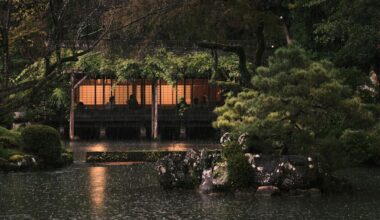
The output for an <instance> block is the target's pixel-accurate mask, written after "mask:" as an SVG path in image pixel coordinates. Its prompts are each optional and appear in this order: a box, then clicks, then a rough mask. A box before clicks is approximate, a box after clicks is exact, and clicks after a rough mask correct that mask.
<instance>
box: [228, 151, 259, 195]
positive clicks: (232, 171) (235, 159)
mask: <svg viewBox="0 0 380 220" xmlns="http://www.w3.org/2000/svg"><path fill="white" fill-rule="evenodd" d="M227 170H228V181H229V183H230V185H231V186H232V187H233V188H242V187H249V186H251V184H252V183H253V181H254V170H253V168H252V167H251V165H250V164H249V163H248V161H247V158H246V157H245V156H244V154H243V153H237V154H234V155H230V156H229V157H228V159H227Z"/></svg>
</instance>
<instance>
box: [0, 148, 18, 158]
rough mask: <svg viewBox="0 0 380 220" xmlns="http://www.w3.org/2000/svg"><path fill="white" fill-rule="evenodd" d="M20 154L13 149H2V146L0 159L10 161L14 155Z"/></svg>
mask: <svg viewBox="0 0 380 220" xmlns="http://www.w3.org/2000/svg"><path fill="white" fill-rule="evenodd" d="M16 154H20V152H18V151H15V150H12V149H5V148H3V147H1V145H0V158H3V159H6V160H8V159H9V158H10V157H12V156H13V155H16Z"/></svg>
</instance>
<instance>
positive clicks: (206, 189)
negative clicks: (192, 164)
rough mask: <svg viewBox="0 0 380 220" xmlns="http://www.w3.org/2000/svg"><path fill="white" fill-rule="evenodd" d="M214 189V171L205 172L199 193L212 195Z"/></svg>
mask: <svg viewBox="0 0 380 220" xmlns="http://www.w3.org/2000/svg"><path fill="white" fill-rule="evenodd" d="M213 189H214V185H213V178H212V169H208V170H203V174H202V183H201V185H200V186H199V191H200V192H203V193H210V192H212V190H213Z"/></svg>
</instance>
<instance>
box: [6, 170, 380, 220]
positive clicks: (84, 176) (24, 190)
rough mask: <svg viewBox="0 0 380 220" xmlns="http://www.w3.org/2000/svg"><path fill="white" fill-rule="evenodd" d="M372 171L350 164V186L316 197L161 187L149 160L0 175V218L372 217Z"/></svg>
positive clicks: (378, 175) (378, 181)
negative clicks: (211, 193) (345, 192)
mask: <svg viewBox="0 0 380 220" xmlns="http://www.w3.org/2000/svg"><path fill="white" fill-rule="evenodd" d="M379 171H380V169H365V168H360V169H350V170H346V171H342V172H340V173H339V175H343V176H347V177H350V179H351V180H352V182H353V183H354V184H355V186H358V189H359V190H358V192H357V193H356V194H354V195H352V196H350V195H334V196H322V197H319V198H281V197H279V198H267V199H256V198H254V197H252V196H234V195H231V194H225V195H223V194H222V195H214V196H209V195H201V194H198V193H197V192H196V191H192V190H172V191H167V190H163V189H162V188H161V187H160V186H159V184H158V182H157V176H156V175H157V174H156V172H155V171H154V169H153V165H152V164H132V165H128V166H125V165H118V166H111V165H106V166H87V165H85V164H80V165H74V166H71V167H69V168H66V169H63V170H59V171H51V172H49V171H47V172H31V173H9V174H0V219H379V218H380V211H379V210H378V207H379V206H380V187H379V186H380V172H379Z"/></svg>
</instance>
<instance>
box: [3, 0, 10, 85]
mask: <svg viewBox="0 0 380 220" xmlns="http://www.w3.org/2000/svg"><path fill="white" fill-rule="evenodd" d="M6 5H7V12H6V17H5V20H4V24H3V28H2V29H1V37H2V41H3V42H2V46H3V69H2V75H3V86H4V88H7V87H8V82H9V64H10V57H9V28H10V18H11V1H7V4H6Z"/></svg>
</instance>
